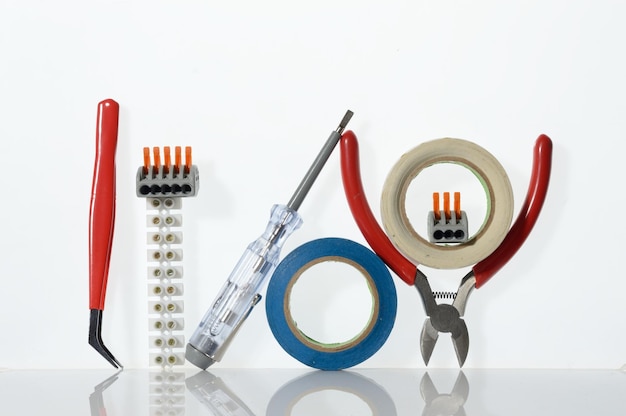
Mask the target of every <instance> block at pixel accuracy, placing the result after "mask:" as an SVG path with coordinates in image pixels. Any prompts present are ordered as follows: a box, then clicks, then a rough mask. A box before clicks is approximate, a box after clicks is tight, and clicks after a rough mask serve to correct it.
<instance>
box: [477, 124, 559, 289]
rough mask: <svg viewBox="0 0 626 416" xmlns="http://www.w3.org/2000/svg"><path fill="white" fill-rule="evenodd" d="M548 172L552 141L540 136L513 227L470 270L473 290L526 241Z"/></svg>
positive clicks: (494, 272) (537, 210) (550, 163)
mask: <svg viewBox="0 0 626 416" xmlns="http://www.w3.org/2000/svg"><path fill="white" fill-rule="evenodd" d="M551 168H552V140H550V138H549V137H548V136H546V135H545V134H542V135H540V136H539V137H538V138H537V141H536V142H535V149H534V153H533V169H532V173H531V176H530V184H529V186H528V192H527V194H526V199H525V201H524V205H523V206H522V208H521V210H520V213H519V215H518V216H517V219H516V220H515V223H514V224H513V226H512V227H511V229H510V230H509V232H508V234H507V235H506V237H505V239H504V241H503V242H502V243H501V244H500V246H499V247H498V248H497V249H496V250H495V251H494V252H493V253H491V254H490V255H489V257H487V258H486V259H484V260H481V261H480V262H478V263H477V264H476V265H475V266H474V267H473V268H472V270H473V271H474V276H475V277H476V288H479V287H481V286H482V285H483V284H485V283H486V282H487V281H488V280H489V279H491V277H493V275H494V274H496V273H497V272H498V270H500V269H501V268H502V267H503V266H504V265H505V264H506V263H507V262H508V261H509V260H510V259H511V257H513V255H514V254H515V253H516V252H517V250H519V248H520V247H521V246H522V244H524V241H526V238H527V237H528V235H529V234H530V232H531V230H532V229H533V227H534V225H535V223H536V222H537V218H538V217H539V213H540V212H541V208H542V207H543V202H544V201H545V199H546V194H547V192H548V183H549V182H550V171H551Z"/></svg>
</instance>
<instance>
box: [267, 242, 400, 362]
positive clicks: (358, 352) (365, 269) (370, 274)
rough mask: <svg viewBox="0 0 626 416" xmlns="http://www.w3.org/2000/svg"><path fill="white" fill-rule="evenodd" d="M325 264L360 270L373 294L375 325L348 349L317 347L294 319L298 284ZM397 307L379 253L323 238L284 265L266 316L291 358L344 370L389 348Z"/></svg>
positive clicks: (274, 283)
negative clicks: (291, 306) (337, 263)
mask: <svg viewBox="0 0 626 416" xmlns="http://www.w3.org/2000/svg"><path fill="white" fill-rule="evenodd" d="M324 261H341V262H344V263H347V264H350V265H352V266H354V267H356V268H357V269H359V270H360V271H361V272H362V273H363V275H364V277H365V278H366V280H367V281H368V285H369V288H370V292H371V294H372V306H373V308H372V314H371V318H370V321H369V324H368V325H367V326H366V328H365V329H364V330H363V331H362V332H361V333H360V334H359V335H358V336H356V337H355V338H354V339H352V340H350V341H348V342H345V343H339V344H323V343H320V342H318V341H315V340H313V339H311V338H310V337H308V336H307V335H306V334H304V333H303V332H302V331H301V330H300V329H298V327H297V325H296V323H295V322H294V321H293V319H292V318H291V312H290V310H289V301H290V295H291V289H292V287H293V285H294V283H295V282H296V280H297V279H298V278H299V277H300V276H301V275H302V273H303V272H304V271H305V270H307V269H308V268H310V267H312V266H314V265H315V264H318V263H321V262H324ZM331 290H332V289H331ZM397 304H398V299H397V295H396V287H395V285H394V283H393V280H392V279H391V274H390V273H389V270H388V269H387V266H385V264H384V263H383V261H382V260H381V259H380V258H379V257H378V256H377V255H376V254H374V252H372V251H371V250H370V249H368V248H366V247H364V246H362V245H360V244H358V243H355V242H354V241H350V240H346V239H341V238H323V239H319V240H314V241H310V242H308V243H306V244H303V245H301V246H300V247H298V248H296V249H295V250H294V251H292V252H291V253H289V254H288V255H287V256H286V257H285V259H284V260H283V261H282V262H281V263H280V264H279V265H278V267H277V268H276V271H275V272H274V274H273V276H272V279H271V280H270V283H269V285H268V287H267V295H266V300H265V311H266V314H267V320H268V322H269V325H270V328H271V330H272V333H273V334H274V337H275V338H276V340H277V341H278V343H279V344H280V345H281V347H282V348H283V349H284V350H285V351H286V352H287V353H288V354H289V355H291V356H292V357H293V358H295V359H296V360H298V361H300V362H301V363H303V364H306V365H308V366H309V367H313V368H317V369H320V370H341V369H344V368H349V367H352V366H355V365H357V364H359V363H361V362H363V361H365V360H366V359H368V358H369V357H371V356H372V355H373V354H374V353H376V351H378V350H379V349H380V347H382V346H383V344H384V343H385V341H386V340H387V338H388V337H389V334H390V333H391V329H392V328H393V325H394V322H395V319H396V310H397Z"/></svg>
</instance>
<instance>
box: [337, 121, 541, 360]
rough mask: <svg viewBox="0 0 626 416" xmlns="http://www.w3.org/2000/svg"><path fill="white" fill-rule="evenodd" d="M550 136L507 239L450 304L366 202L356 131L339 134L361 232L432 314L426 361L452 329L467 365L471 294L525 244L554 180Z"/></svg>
mask: <svg viewBox="0 0 626 416" xmlns="http://www.w3.org/2000/svg"><path fill="white" fill-rule="evenodd" d="M551 166H552V141H551V140H550V138H549V137H548V136H546V135H543V134H542V135H540V136H539V137H538V138H537V140H536V142H535V146H534V153H533V167H532V173H531V177H530V184H529V187H528V191H527V194H526V199H525V201H524V204H523V205H522V208H521V209H520V213H519V214H518V217H517V219H516V220H515V222H514V223H513V225H512V226H511V228H510V229H509V232H508V233H507V235H506V237H505V239H504V240H503V241H502V243H501V244H500V245H499V246H498V248H497V249H495V250H494V251H493V252H492V253H491V254H490V255H489V256H488V257H487V258H485V259H483V260H481V261H480V262H478V263H477V264H476V265H474V267H473V268H472V270H471V271H470V272H469V273H468V274H467V275H466V276H465V277H463V279H461V282H460V284H459V288H458V290H457V292H456V294H455V295H454V301H453V303H452V304H445V303H444V304H437V302H436V301H435V296H434V294H433V291H432V289H431V287H430V283H429V282H428V278H427V277H426V275H425V274H424V273H422V272H421V271H420V270H419V269H418V268H417V265H415V264H413V263H412V262H411V261H409V260H408V259H407V258H405V257H404V256H403V255H402V254H401V253H400V252H399V251H398V250H397V249H396V248H395V246H394V245H393V243H392V242H391V241H390V239H389V237H388V236H387V235H386V234H385V232H384V231H383V229H382V228H381V227H380V225H379V224H378V222H377V221H376V218H375V217H374V214H373V213H372V210H371V208H370V206H369V204H368V202H367V198H366V196H365V192H364V190H363V184H362V182H361V170H360V163H359V147H358V141H357V138H356V135H355V134H354V133H353V132H352V131H346V132H344V133H343V135H342V139H341V175H342V180H343V187H344V191H345V194H346V198H347V200H348V205H349V206H350V211H351V212H352V216H353V217H354V219H355V221H356V223H357V225H358V227H359V229H360V230H361V233H362V234H363V236H364V237H365V240H366V241H367V242H368V244H369V245H370V247H371V248H372V250H373V251H374V252H375V253H376V254H377V255H378V256H379V257H380V258H381V259H382V260H383V261H384V262H385V264H387V266H388V267H389V268H390V269H391V270H393V272H394V273H396V274H397V275H398V277H400V278H401V279H402V280H403V281H404V282H405V283H407V284H409V285H412V286H415V288H416V289H417V291H418V293H419V294H420V296H421V298H422V302H423V303H424V308H425V310H426V315H427V316H428V317H427V318H426V320H425V322H424V325H423V327H422V332H421V335H420V349H421V353H422V358H423V359H424V362H425V363H426V365H428V361H429V360H430V357H431V355H432V352H433V349H434V347H435V344H436V343H437V339H438V337H439V333H440V332H444V333H450V334H451V336H452V343H453V345H454V349H455V351H456V355H457V359H458V362H459V366H461V367H462V366H463V363H464V362H465V359H466V358H467V352H468V350H469V335H468V332H467V325H466V324H465V321H464V320H463V318H462V317H463V315H464V313H465V306H466V303H467V299H468V297H469V295H470V294H471V292H472V290H473V289H474V288H480V287H481V286H482V285H483V284H485V283H486V282H487V281H488V280H489V279H490V278H491V277H493V275H495V274H496V273H497V272H498V271H499V270H500V269H501V268H502V267H503V266H504V265H505V264H506V263H507V262H508V261H509V260H510V259H511V258H512V257H513V255H514V254H515V253H516V252H517V250H518V249H519V248H520V247H521V246H522V244H523V243H524V241H525V240H526V238H527V237H528V235H529V234H530V232H531V230H532V228H533V227H534V225H535V222H536V221H537V218H538V217H539V213H540V212H541V208H542V206H543V203H544V200H545V197H546V194H547V191H548V183H549V180H550V171H551Z"/></svg>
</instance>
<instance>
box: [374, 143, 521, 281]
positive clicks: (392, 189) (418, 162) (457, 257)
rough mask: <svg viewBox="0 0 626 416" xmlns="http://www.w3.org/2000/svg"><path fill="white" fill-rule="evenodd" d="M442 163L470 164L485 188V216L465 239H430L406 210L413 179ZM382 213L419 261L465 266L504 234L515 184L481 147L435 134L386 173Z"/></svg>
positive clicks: (391, 232)
mask: <svg viewBox="0 0 626 416" xmlns="http://www.w3.org/2000/svg"><path fill="white" fill-rule="evenodd" d="M438 163H455V164H458V165H461V166H463V167H465V168H467V169H469V170H470V171H471V172H473V173H474V175H475V176H476V177H477V178H478V180H479V181H480V182H481V183H482V185H483V187H484V189H485V193H486V196H487V215H486V218H485V221H484V222H483V224H482V226H481V227H480V229H479V230H478V232H477V233H476V234H475V235H473V236H472V237H471V238H470V239H469V240H468V241H467V242H466V243H463V244H458V245H437V244H433V243H430V242H429V241H427V240H426V239H424V238H423V237H422V236H420V235H419V234H418V233H417V232H416V231H415V229H414V228H413V226H412V225H411V222H410V221H409V218H408V215H407V213H406V194H407V190H408V187H409V185H410V183H411V181H412V180H413V179H415V178H416V177H417V175H419V173H420V172H421V171H422V170H424V169H426V168H427V167H429V166H432V165H435V164H438ZM381 217H382V221H383V227H384V228H385V231H386V232H387V235H388V236H389V239H390V240H391V241H392V243H393V244H394V245H395V246H396V248H397V249H398V250H399V251H400V252H401V253H402V254H403V255H404V256H406V257H407V258H409V259H410V260H411V261H412V262H414V263H415V264H423V265H425V266H428V267H433V268H437V269H456V268H461V267H465V266H469V265H473V264H475V263H477V262H479V261H481V260H483V259H484V258H486V257H487V256H488V255H489V254H491V253H492V252H493V251H494V250H495V249H496V248H497V247H498V246H499V245H500V243H501V242H502V241H503V240H504V237H506V234H507V232H508V230H509V227H510V225H511V221H512V219H513V190H512V188H511V183H510V181H509V178H508V176H507V174H506V172H505V170H504V168H503V167H502V165H501V164H500V162H498V160H497V159H496V158H495V157H493V156H492V155H491V154H490V153H489V152H487V151H486V150H485V149H483V148H482V147H480V146H478V145H477V144H475V143H472V142H469V141H467V140H461V139H451V138H445V139H438V140H432V141H429V142H425V143H422V144H420V145H419V146H417V147H415V148H413V149H412V150H410V151H409V152H407V153H405V154H404V155H403V156H402V157H401V158H400V159H399V160H398V161H397V162H396V164H395V165H394V166H393V168H392V169H391V171H390V172H389V174H388V175H387V179H386V180H385V184H384V186H383V192H382V197H381Z"/></svg>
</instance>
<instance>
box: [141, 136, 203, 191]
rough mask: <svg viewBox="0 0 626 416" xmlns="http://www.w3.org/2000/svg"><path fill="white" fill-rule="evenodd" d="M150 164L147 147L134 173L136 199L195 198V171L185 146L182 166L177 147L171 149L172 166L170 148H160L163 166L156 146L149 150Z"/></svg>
mask: <svg viewBox="0 0 626 416" xmlns="http://www.w3.org/2000/svg"><path fill="white" fill-rule="evenodd" d="M152 152H153V159H154V160H153V161H152V162H153V163H151V161H150V148H148V147H144V148H143V166H140V167H139V169H138V170H137V180H136V186H137V196H138V197H145V198H149V197H187V196H196V194H197V193H198V189H199V187H200V175H199V174H198V168H197V167H196V166H195V165H192V164H191V147H185V163H184V164H183V163H182V150H181V147H180V146H176V147H175V148H174V163H172V157H171V152H170V148H169V147H167V146H166V147H164V148H163V154H164V159H165V160H164V163H163V164H161V153H160V151H159V148H158V147H154V148H153V149H152Z"/></svg>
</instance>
